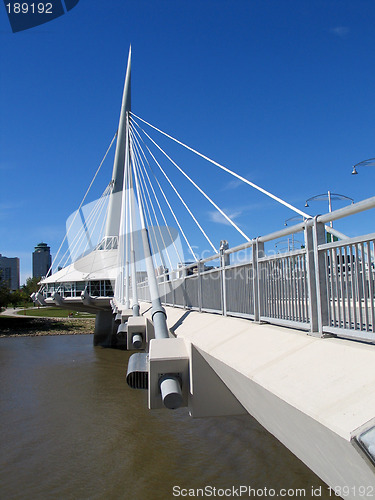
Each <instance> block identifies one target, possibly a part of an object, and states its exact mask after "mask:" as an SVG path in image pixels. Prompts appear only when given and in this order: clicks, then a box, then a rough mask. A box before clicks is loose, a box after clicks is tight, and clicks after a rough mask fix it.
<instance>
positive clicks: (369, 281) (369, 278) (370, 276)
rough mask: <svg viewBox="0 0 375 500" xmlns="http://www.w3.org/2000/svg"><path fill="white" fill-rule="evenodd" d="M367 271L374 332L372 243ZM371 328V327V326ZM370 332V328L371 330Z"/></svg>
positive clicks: (368, 251) (368, 244)
mask: <svg viewBox="0 0 375 500" xmlns="http://www.w3.org/2000/svg"><path fill="white" fill-rule="evenodd" d="M367 269H368V293H369V298H368V301H369V302H370V319H371V330H372V331H375V330H374V283H373V281H372V278H373V273H372V261H371V242H370V241H368V242H367ZM369 327H370V325H369ZM369 330H370V328H369Z"/></svg>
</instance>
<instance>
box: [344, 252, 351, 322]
mask: <svg viewBox="0 0 375 500" xmlns="http://www.w3.org/2000/svg"><path fill="white" fill-rule="evenodd" d="M349 255H350V254H348V249H347V246H346V245H345V246H344V259H345V288H346V302H347V306H348V322H349V326H348V328H349V330H350V328H351V327H352V311H351V305H350V282H349V275H350V272H351V271H349V270H350V269H351V262H350V257H349Z"/></svg>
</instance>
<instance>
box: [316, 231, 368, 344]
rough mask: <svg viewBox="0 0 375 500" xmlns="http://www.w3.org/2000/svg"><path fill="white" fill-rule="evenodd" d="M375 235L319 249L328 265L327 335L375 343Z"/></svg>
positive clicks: (325, 327)
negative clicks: (372, 340) (332, 334)
mask: <svg viewBox="0 0 375 500" xmlns="http://www.w3.org/2000/svg"><path fill="white" fill-rule="evenodd" d="M374 251H375V234H370V235H366V236H363V237H360V238H351V239H349V240H345V241H341V242H333V243H328V244H325V245H320V246H319V252H320V253H322V254H323V255H324V258H325V262H326V287H327V296H328V318H327V321H326V322H325V324H324V325H323V331H325V332H328V333H335V334H337V335H340V336H346V337H349V338H358V339H363V340H371V339H374V340H375V257H374Z"/></svg>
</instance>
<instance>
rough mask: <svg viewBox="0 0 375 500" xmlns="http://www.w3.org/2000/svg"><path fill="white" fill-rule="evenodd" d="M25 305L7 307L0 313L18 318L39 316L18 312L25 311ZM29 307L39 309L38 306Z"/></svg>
mask: <svg viewBox="0 0 375 500" xmlns="http://www.w3.org/2000/svg"><path fill="white" fill-rule="evenodd" d="M24 309H25V308H24V307H16V308H15V309H14V308H13V307H7V308H6V309H5V311H3V312H2V313H0V314H1V315H2V316H16V317H17V318H37V317H38V316H28V315H27V314H18V313H19V311H23V310H24ZM29 309H30V310H31V309H38V307H29Z"/></svg>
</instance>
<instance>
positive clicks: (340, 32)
mask: <svg viewBox="0 0 375 500" xmlns="http://www.w3.org/2000/svg"><path fill="white" fill-rule="evenodd" d="M349 31H350V30H349V28H348V27H347V26H335V27H334V28H331V29H330V32H331V33H333V34H334V35H336V36H339V37H340V38H344V37H345V36H346V35H347V34H348V33H349Z"/></svg>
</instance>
